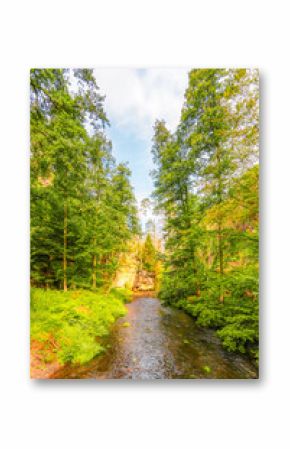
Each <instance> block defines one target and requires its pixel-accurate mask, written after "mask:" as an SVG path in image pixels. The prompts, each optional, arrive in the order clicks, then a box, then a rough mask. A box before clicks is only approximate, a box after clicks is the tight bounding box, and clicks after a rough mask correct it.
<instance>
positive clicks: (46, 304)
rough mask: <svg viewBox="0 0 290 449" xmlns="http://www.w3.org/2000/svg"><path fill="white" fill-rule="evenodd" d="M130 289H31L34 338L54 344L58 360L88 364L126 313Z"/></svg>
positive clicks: (32, 331)
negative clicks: (119, 318)
mask: <svg viewBox="0 0 290 449" xmlns="http://www.w3.org/2000/svg"><path fill="white" fill-rule="evenodd" d="M128 298H129V295H128V292H126V291H121V289H118V290H117V289H116V290H112V291H111V292H110V293H109V294H104V293H102V292H101V291H99V292H96V293H93V292H90V291H86V290H76V291H71V292H61V291H56V290H48V291H45V290H42V289H35V288H33V289H31V341H32V342H33V341H38V342H41V343H43V344H44V345H45V344H48V345H52V347H53V348H54V350H55V353H56V357H57V359H58V361H59V362H60V363H61V364H63V363H68V362H70V363H85V362H87V361H89V360H90V359H92V358H93V357H95V356H96V355H98V354H100V353H101V352H102V351H104V347H103V345H102V340H101V338H102V337H104V336H106V335H108V333H109V331H110V328H111V326H112V324H113V323H114V322H115V320H116V319H117V318H118V317H120V316H124V315H125V314H126V308H125V307H124V302H125V301H126V300H127V299H128Z"/></svg>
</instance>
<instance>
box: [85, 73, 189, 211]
mask: <svg viewBox="0 0 290 449" xmlns="http://www.w3.org/2000/svg"><path fill="white" fill-rule="evenodd" d="M188 70H189V69H188V68H164V69H161V68H151V69H149V68H146V69H134V68H119V69H117V68H98V69H95V71H94V72H95V77H96V81H97V84H98V86H99V88H100V92H101V94H103V95H105V97H106V98H105V111H106V113H107V116H108V118H109V121H110V124H111V126H110V127H109V128H108V129H107V135H108V137H109V138H110V139H111V140H112V144H113V154H114V156H115V157H116V159H117V161H118V162H128V165H129V168H130V169H131V171H132V177H131V181H132V185H133V187H134V191H135V195H136V198H137V201H138V203H140V201H141V200H142V199H143V198H146V197H149V196H150V194H151V193H152V188H153V183H152V179H151V177H150V174H149V172H150V170H151V169H152V168H153V162H152V156H151V145H152V134H153V125H154V122H155V120H156V119H164V120H165V121H166V123H167V126H168V128H169V129H170V130H171V131H174V130H175V128H176V126H177V124H178V122H179V118H180V112H181V108H182V104H183V96H184V92H185V89H186V86H187V74H188ZM149 215H150V214H149Z"/></svg>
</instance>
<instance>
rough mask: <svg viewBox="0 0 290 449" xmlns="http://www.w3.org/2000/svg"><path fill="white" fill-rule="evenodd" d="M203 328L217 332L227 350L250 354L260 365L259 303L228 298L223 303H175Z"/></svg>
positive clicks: (182, 300)
mask: <svg viewBox="0 0 290 449" xmlns="http://www.w3.org/2000/svg"><path fill="white" fill-rule="evenodd" d="M172 305H174V306H175V307H178V308H180V309H183V310H185V311H186V312H187V313H188V314H189V315H191V316H192V317H193V318H194V319H195V320H196V322H197V324H199V325H200V326H203V327H209V328H213V329H215V330H216V333H217V335H218V337H219V338H220V339H221V341H222V344H223V346H224V348H225V349H227V350H228V351H231V352H239V353H242V354H247V355H249V356H250V358H252V359H254V360H255V361H256V363H258V355H259V351H258V345H259V305H258V301H257V300H253V299H250V298H249V299H246V298H243V299H241V300H240V301H237V299H230V298H227V299H226V300H225V301H224V303H220V302H218V301H216V300H211V299H203V298H188V299H181V300H179V301H177V302H176V303H173V304H172Z"/></svg>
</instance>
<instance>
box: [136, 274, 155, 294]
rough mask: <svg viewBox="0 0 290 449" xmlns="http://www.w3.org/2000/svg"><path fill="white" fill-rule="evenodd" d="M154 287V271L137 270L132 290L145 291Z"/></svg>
mask: <svg viewBox="0 0 290 449" xmlns="http://www.w3.org/2000/svg"><path fill="white" fill-rule="evenodd" d="M154 288H155V273H153V272H150V271H145V270H141V271H137V273H136V277H135V282H134V285H133V290H134V291H140V292H146V291H153V290H154Z"/></svg>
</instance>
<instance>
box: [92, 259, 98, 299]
mask: <svg viewBox="0 0 290 449" xmlns="http://www.w3.org/2000/svg"><path fill="white" fill-rule="evenodd" d="M96 267H97V256H96V255H95V254H94V255H93V276H92V278H93V290H96V287H97V273H96Z"/></svg>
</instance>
